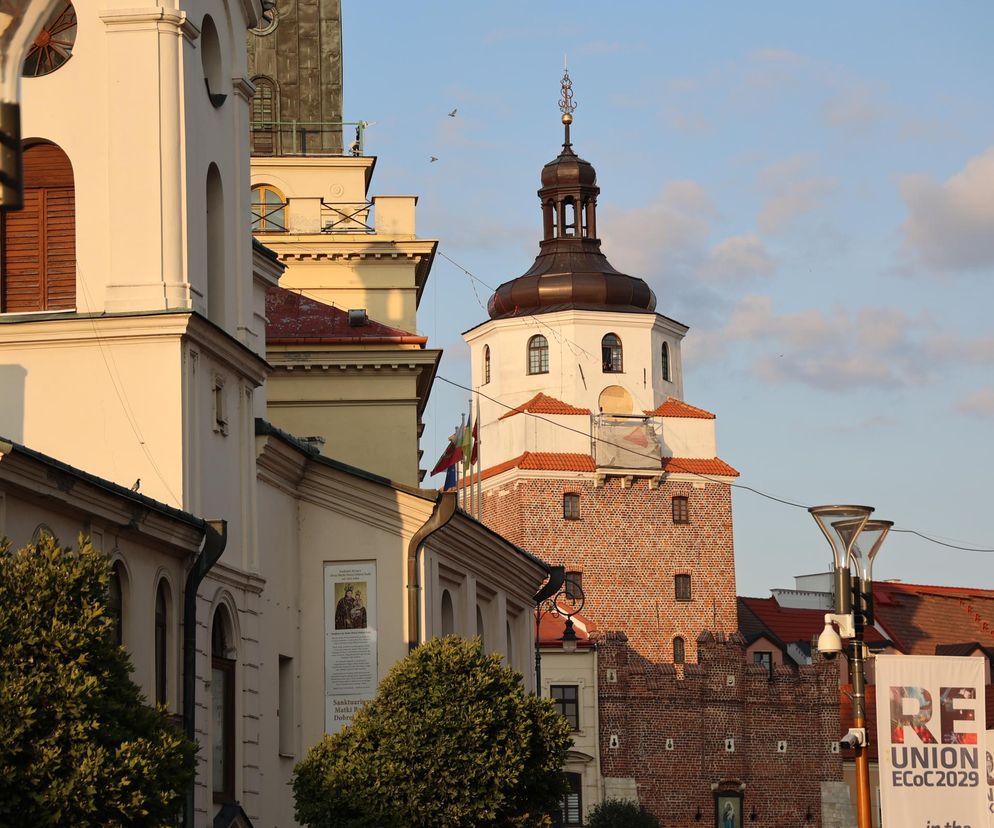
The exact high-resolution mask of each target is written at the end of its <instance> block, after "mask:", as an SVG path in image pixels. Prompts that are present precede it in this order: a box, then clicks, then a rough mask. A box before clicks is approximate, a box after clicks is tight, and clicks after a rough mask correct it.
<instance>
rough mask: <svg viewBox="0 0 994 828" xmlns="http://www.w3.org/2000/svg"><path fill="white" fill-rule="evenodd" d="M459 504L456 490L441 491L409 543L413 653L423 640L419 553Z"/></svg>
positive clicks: (409, 614) (410, 642) (410, 643)
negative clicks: (430, 511) (419, 602)
mask: <svg viewBox="0 0 994 828" xmlns="http://www.w3.org/2000/svg"><path fill="white" fill-rule="evenodd" d="M457 504H458V500H457V495H456V493H455V492H440V493H439V495H438V500H437V501H436V502H435V509H434V511H433V512H432V513H431V517H429V518H428V520H427V521H426V522H425V525H424V526H422V527H421V528H420V529H418V531H417V532H415V533H414V536H413V537H412V538H411V541H410V543H409V544H408V545H407V630H408V633H407V635H408V640H407V651H408V652H409V653H413V652H414V649H415V647H417V646H418V644H419V643H420V642H421V613H420V611H419V610H420V608H419V606H418V598H419V596H420V593H421V569H420V567H419V566H418V553H419V552H420V551H421V549H422V547H423V546H424V543H425V541H426V540H428V536H429V535H432V534H434V533H435V532H437V531H438V530H439V529H441V528H442V527H443V526H445V524H446V523H448V522H449V521H450V520H452V516H453V515H454V514H455V513H456V506H457Z"/></svg>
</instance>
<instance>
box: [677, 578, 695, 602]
mask: <svg viewBox="0 0 994 828" xmlns="http://www.w3.org/2000/svg"><path fill="white" fill-rule="evenodd" d="M673 594H674V597H675V598H676V600H677V601H689V600H690V597H691V596H690V576H689V575H675V576H673Z"/></svg>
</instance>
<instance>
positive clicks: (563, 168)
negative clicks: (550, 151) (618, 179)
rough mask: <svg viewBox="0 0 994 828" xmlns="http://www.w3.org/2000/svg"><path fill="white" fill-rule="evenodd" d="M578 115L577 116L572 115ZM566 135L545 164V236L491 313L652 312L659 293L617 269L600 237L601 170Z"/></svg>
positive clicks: (542, 192)
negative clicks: (556, 153)
mask: <svg viewBox="0 0 994 828" xmlns="http://www.w3.org/2000/svg"><path fill="white" fill-rule="evenodd" d="M570 120H572V119H570ZM564 123H565V124H566V141H565V143H564V144H563V150H562V152H561V153H560V154H559V156H558V157H557V158H555V159H554V160H552V161H550V162H549V163H548V164H546V165H545V166H544V167H543V168H542V189H540V190H539V191H538V196H539V199H540V200H541V202H542V213H543V219H544V222H543V223H544V228H545V233H544V238H543V239H542V242H541V243H540V250H539V254H538V256H537V257H536V258H535V263H534V264H533V265H532V266H531V267H530V268H529V269H528V272H527V273H525V274H524V275H522V276H519V277H518V278H517V279H513V280H511V281H510V282H505V283H504V284H502V285H501V286H500V287H498V288H497V290H496V291H494V295H493V296H491V297H490V301H489V303H488V304H487V311H488V313H489V314H490V318H491V319H502V318H505V317H510V316H521V315H527V314H536V313H552V312H553V311H558V310H565V309H568V308H576V309H579V310H606V311H626V312H630V313H652V312H654V311H655V309H656V296H655V294H654V293H653V292H652V290H651V289H650V288H649V286H648V285H647V284H646V283H645V282H644V281H643V280H642V279H638V278H636V277H634V276H627V275H625V274H624V273H620V272H619V271H617V270H615V269H614V268H613V267H612V266H611V263H610V262H609V261H608V260H607V258H606V257H605V256H604V254H603V253H602V252H601V243H600V239H598V238H597V195H598V193H600V189H599V188H598V186H597V173H596V172H595V170H594V167H593V165H592V164H590V163H589V162H587V161H584V160H583V159H582V158H580V157H578V156H577V154H576V153H575V152H573V148H572V146H571V144H570V138H569V121H566V120H565V118H564Z"/></svg>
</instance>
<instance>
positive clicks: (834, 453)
mask: <svg viewBox="0 0 994 828" xmlns="http://www.w3.org/2000/svg"><path fill="white" fill-rule="evenodd" d="M608 8H610V10H609V11H606V10H607V9H608ZM343 27H344V40H345V55H344V57H345V70H344V71H345V118H346V119H347V120H358V119H364V120H367V121H371V122H374V123H373V125H372V126H371V127H370V129H369V131H368V132H367V152H370V153H373V154H375V155H377V156H378V162H377V168H376V175H375V178H374V181H373V191H374V192H375V193H378V194H416V195H418V196H420V201H419V207H418V232H419V235H421V236H422V237H426V238H437V239H438V240H439V250H440V251H441V252H442V253H444V254H446V255H447V256H449V257H451V258H452V259H454V260H455V261H456V262H459V263H460V264H461V265H462V266H464V267H465V268H467V269H468V270H470V271H471V272H472V273H474V274H475V275H476V276H477V277H478V278H479V279H480V280H482V281H483V282H485V283H487V284H489V285H491V286H496V285H498V284H500V283H501V282H503V281H506V280H507V279H511V278H514V277H515V276H518V275H520V274H522V273H523V272H524V271H525V270H527V269H528V267H529V266H530V264H531V262H532V261H533V259H534V256H535V254H536V252H537V249H538V239H539V236H540V216H539V210H538V200H537V197H536V195H535V191H536V190H537V188H538V183H539V171H540V169H541V167H542V165H543V164H544V163H545V162H546V161H548V160H550V159H551V158H553V157H554V156H555V155H556V154H557V152H558V149H559V145H560V144H561V141H562V128H561V125H560V123H559V111H558V108H557V101H558V96H559V78H560V76H561V74H562V64H563V55H564V54H567V55H568V57H569V65H570V74H571V75H572V77H573V82H574V94H575V101H576V103H577V110H576V113H575V119H576V120H575V124H574V128H573V142H574V147H575V148H576V150H577V151H578V153H579V154H580V155H581V156H582V157H584V158H586V159H587V160H589V161H590V162H591V163H593V164H594V165H595V167H596V168H597V172H598V183H599V185H600V187H601V196H600V200H599V203H598V228H599V230H600V234H601V237H602V239H603V242H604V251H605V253H606V254H607V256H608V258H609V259H610V260H611V262H612V263H613V264H614V265H615V266H616V267H618V268H619V269H621V270H622V271H624V272H627V273H631V274H632V275H637V276H641V277H642V278H644V279H646V281H648V282H649V284H650V285H651V286H652V287H653V289H654V290H655V292H656V295H657V298H658V305H657V309H658V310H659V311H660V312H662V313H665V314H666V315H668V316H671V317H673V318H676V319H678V320H680V321H681V322H683V323H685V324H687V325H689V326H690V329H691V330H690V333H689V334H688V337H687V339H686V340H685V350H684V374H685V397H686V400H687V401H688V402H690V403H692V404H694V405H699V406H702V407H704V408H707V409H709V410H711V411H714V412H715V413H716V414H717V415H718V448H719V454H720V456H721V457H722V459H724V460H726V461H728V462H730V463H732V465H734V466H735V467H736V468H738V469H739V470H740V471H741V472H742V477H741V478H740V482H742V483H743V484H746V485H749V486H753V487H756V488H759V489H762V490H764V491H766V492H770V493H772V494H776V495H778V496H781V497H784V498H786V499H789V500H795V501H799V502H801V503H805V504H817V503H827V502H847V503H865V504H867V505H871V506H875V507H876V515H875V516H876V517H880V518H887V519H891V520H894V521H895V522H896V523H897V528H903V529H915V530H919V531H921V532H924V533H926V534H930V535H933V536H936V537H940V538H943V539H947V540H952V541H953V542H961V543H962V545H967V546H980V547H987V548H994V523H992V521H991V519H990V512H991V511H992V509H994V503H992V501H994V485H992V483H991V482H990V477H991V472H992V471H994V321H992V315H994V95H992V93H991V80H990V79H991V78H992V77H994V50H992V49H990V48H989V35H990V32H991V31H992V30H994V4H991V3H989V2H979V1H978V2H943V3H910V2H899V3H898V2H890V3H888V2H874V3H853V2H839V3H834V4H820V5H815V4H811V5H806V6H805V7H804V8H803V10H802V9H801V7H799V6H798V4H796V3H762V4H758V3H750V4H745V3H731V2H728V3H709V4H703V3H694V4H691V3H663V2H641V3H634V2H632V3H623V2H619V3H615V4H612V5H611V6H610V7H608V6H606V5H605V4H603V3H574V4H572V5H571V6H570V5H567V6H564V5H563V4H551V3H543V4H538V3H517V2H504V3H486V4H484V3H466V2H462V3H456V2H424V3H400V2H391V3H370V2H356V0H344V2H343ZM453 108H457V109H458V112H457V114H456V117H454V118H450V117H448V116H447V113H448V112H449V111H451V110H452V109H453ZM431 156H436V157H437V158H438V161H437V162H435V163H430V162H429V158H430V157H431ZM475 287H476V290H475V291H474V284H473V283H472V281H471V280H470V279H469V278H468V277H467V276H466V275H465V274H463V273H462V272H461V271H460V270H458V269H457V268H455V267H453V266H452V265H451V264H450V263H449V262H448V261H446V260H445V259H444V258H442V257H439V258H438V259H437V260H436V264H435V266H434V269H433V271H432V275H431V280H430V282H429V285H428V288H427V289H426V291H425V295H424V298H423V300H422V303H421V308H420V310H419V314H418V319H419V327H420V329H421V332H422V333H425V334H427V335H428V336H429V337H430V340H431V344H432V345H433V346H435V347H442V348H444V349H445V356H444V358H443V361H442V365H441V369H440V374H441V376H443V377H447V378H449V379H452V380H455V381H457V382H461V383H464V384H468V382H469V364H468V351H467V349H466V347H465V345H464V343H463V341H462V337H461V332H462V331H463V330H466V329H468V328H470V327H472V326H473V325H476V324H478V323H479V322H481V321H483V320H484V319H485V318H486V312H485V310H484V308H483V307H482V306H481V302H482V304H483V305H485V304H486V300H487V298H488V296H489V291H488V290H487V289H486V288H485V287H482V286H481V285H479V284H476V285H475ZM465 405H466V403H465V394H464V393H463V392H461V391H457V390H455V389H453V388H451V387H450V386H447V385H446V384H445V383H444V382H441V381H439V382H436V385H435V390H434V392H433V399H432V401H431V403H430V405H429V411H428V416H427V418H426V429H425V434H424V439H423V448H424V450H425V464H426V465H428V466H430V465H431V464H432V463H433V462H434V459H435V458H436V457H437V455H438V454H440V452H441V450H442V448H443V445H444V442H445V439H446V437H447V436H448V434H449V433H450V432H451V430H452V425H453V423H455V422H457V421H458V419H459V413H460V412H461V411H462V410H464V409H465ZM440 479H441V478H437V479H436V480H435V481H426V482H428V483H431V482H434V484H436V485H437V484H438V483H439V482H440ZM733 504H734V506H733V508H734V521H735V542H736V559H737V579H738V589H739V592H740V594H748V595H765V594H767V591H768V589H769V588H771V587H774V586H789V585H791V583H792V581H791V578H792V576H793V575H795V574H801V573H807V572H813V571H820V570H823V569H824V568H825V567H826V565H827V562H828V560H829V558H830V553H829V550H828V546H827V544H826V543H825V541H824V540H823V539H822V537H821V535H820V533H819V532H818V530H817V527H816V526H815V524H814V521H813V520H812V519H811V518H810V517H809V516H808V515H807V514H806V513H805V512H804V511H803V510H800V509H794V508H790V507H787V506H783V505H781V504H778V503H774V502H771V501H768V500H765V499H763V498H761V497H758V496H756V495H754V494H752V493H750V492H747V491H737V492H736V493H735V495H734V499H733ZM534 551H535V552H537V553H539V554H541V553H542V550H540V549H537V550H534ZM876 575H877V577H878V578H899V579H902V580H905V581H912V582H919V583H939V584H959V585H980V586H985V587H989V588H994V553H983V552H964V551H956V550H953V549H947V548H943V547H940V546H936V545H933V544H930V543H926V542H924V541H921V540H919V539H916V538H915V537H914V536H913V535H910V534H893V535H891V537H890V539H889V540H888V541H887V544H886V546H885V547H884V549H883V551H882V552H881V555H880V558H879V559H878V564H877V570H876Z"/></svg>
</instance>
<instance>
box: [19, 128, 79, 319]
mask: <svg viewBox="0 0 994 828" xmlns="http://www.w3.org/2000/svg"><path fill="white" fill-rule="evenodd" d="M0 237H2V240H0V245H2V248H3V255H2V262H0V268H2V270H0V273H2V275H0V311H2V312H3V313H27V312H31V311H48V310H73V309H74V308H75V307H76V190H75V182H74V178H73V172H72V163H71V162H70V161H69V156H67V155H66V154H65V153H64V152H63V151H62V150H61V149H60V148H59V147H57V146H56V145H55V144H50V143H47V142H41V143H35V144H30V145H29V146H27V147H25V149H24V209H23V210H17V211H14V212H5V213H4V214H3V219H2V225H0Z"/></svg>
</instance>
